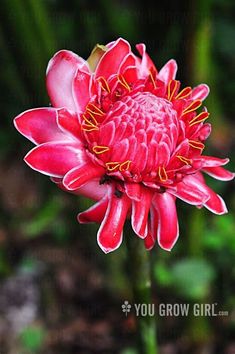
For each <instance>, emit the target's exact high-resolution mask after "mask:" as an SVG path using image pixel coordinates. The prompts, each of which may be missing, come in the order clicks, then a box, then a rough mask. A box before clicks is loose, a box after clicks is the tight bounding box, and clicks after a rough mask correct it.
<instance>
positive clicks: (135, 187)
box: [125, 183, 141, 201]
mask: <svg viewBox="0 0 235 354" xmlns="http://www.w3.org/2000/svg"><path fill="white" fill-rule="evenodd" d="M125 191H126V194H127V195H128V197H129V198H130V199H134V200H136V201H140V198H141V186H140V184H139V183H125Z"/></svg>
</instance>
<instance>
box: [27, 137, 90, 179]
mask: <svg viewBox="0 0 235 354" xmlns="http://www.w3.org/2000/svg"><path fill="white" fill-rule="evenodd" d="M84 158H85V155H84V151H82V150H80V149H79V148H78V146H77V144H74V143H68V142H61V141H60V142H50V143H45V144H42V145H39V146H36V147H35V148H34V149H33V150H31V151H30V152H29V153H28V154H27V155H26V156H25V158H24V160H25V162H26V163H27V164H28V165H29V166H30V167H31V168H33V169H34V170H36V171H38V172H41V173H43V174H45V175H48V176H52V177H63V176H64V175H65V174H66V173H67V172H68V171H69V170H71V169H72V168H74V167H75V166H77V165H78V164H81V162H82V161H84Z"/></svg>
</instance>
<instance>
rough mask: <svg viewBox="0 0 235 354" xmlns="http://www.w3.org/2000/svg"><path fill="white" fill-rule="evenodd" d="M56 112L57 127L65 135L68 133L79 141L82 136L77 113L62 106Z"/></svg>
mask: <svg viewBox="0 0 235 354" xmlns="http://www.w3.org/2000/svg"><path fill="white" fill-rule="evenodd" d="M57 112H58V114H57V124H58V126H59V128H60V129H61V130H62V131H63V132H64V133H65V134H66V135H69V136H71V137H73V138H75V139H76V140H77V141H80V142H81V140H82V139H83V137H82V134H81V124H80V122H79V120H78V116H77V114H75V113H72V112H69V111H67V110H66V109H64V108H62V109H58V111H57ZM61 140H62V139H61Z"/></svg>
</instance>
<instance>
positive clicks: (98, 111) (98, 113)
mask: <svg viewBox="0 0 235 354" xmlns="http://www.w3.org/2000/svg"><path fill="white" fill-rule="evenodd" d="M89 106H91V107H92V108H93V109H94V110H93V111H92V110H91V109H90V108H88V107H87V108H86V110H87V111H88V112H91V113H93V114H96V115H97V116H103V115H104V112H103V111H102V110H101V109H100V108H99V107H97V106H96V105H94V104H93V103H89Z"/></svg>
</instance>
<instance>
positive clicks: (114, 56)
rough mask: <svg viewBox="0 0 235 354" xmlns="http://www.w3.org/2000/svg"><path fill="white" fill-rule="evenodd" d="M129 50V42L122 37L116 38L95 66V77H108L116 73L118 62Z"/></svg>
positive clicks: (120, 61)
mask: <svg viewBox="0 0 235 354" xmlns="http://www.w3.org/2000/svg"><path fill="white" fill-rule="evenodd" d="M130 51H131V49H130V44H129V43H128V42H127V41H125V40H124V39H122V38H119V39H118V40H116V41H115V42H114V43H113V44H112V46H111V47H110V49H109V50H108V51H107V52H106V53H105V54H104V55H103V56H102V58H101V59H100V61H99V63H98V65H97V67H96V71H95V77H96V78H98V77H100V76H102V77H104V78H105V79H108V78H109V77H110V76H111V75H112V74H117V72H118V69H119V66H120V64H121V63H122V61H123V59H124V58H125V56H126V55H127V54H128V53H130Z"/></svg>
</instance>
